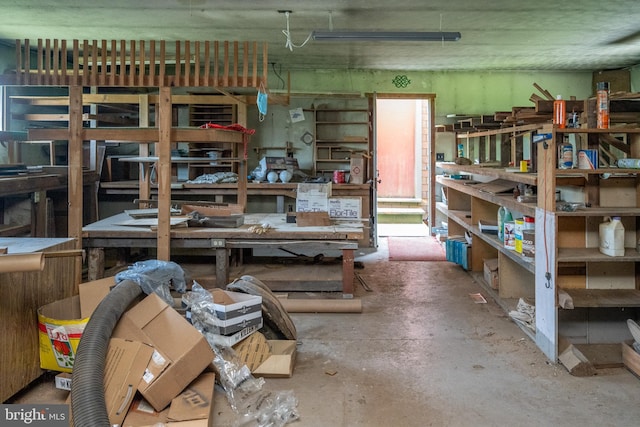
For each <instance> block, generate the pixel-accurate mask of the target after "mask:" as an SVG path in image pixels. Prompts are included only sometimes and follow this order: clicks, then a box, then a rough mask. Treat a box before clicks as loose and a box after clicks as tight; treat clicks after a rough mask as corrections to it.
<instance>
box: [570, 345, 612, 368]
mask: <svg viewBox="0 0 640 427" xmlns="http://www.w3.org/2000/svg"><path fill="white" fill-rule="evenodd" d="M574 345H575V347H576V348H577V349H578V350H580V352H582V354H584V356H585V357H586V358H587V360H589V362H591V364H592V365H593V367H594V368H596V369H606V368H621V367H623V366H624V364H623V363H622V347H621V346H620V343H616V344H574Z"/></svg>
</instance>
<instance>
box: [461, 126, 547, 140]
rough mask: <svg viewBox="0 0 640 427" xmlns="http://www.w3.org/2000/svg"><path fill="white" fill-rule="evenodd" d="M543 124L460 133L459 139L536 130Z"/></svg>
mask: <svg viewBox="0 0 640 427" xmlns="http://www.w3.org/2000/svg"><path fill="white" fill-rule="evenodd" d="M541 128H542V125H540V124H531V125H522V126H512V127H506V128H502V129H494V130H488V131H482V132H471V133H458V135H456V136H457V138H458V139H467V138H476V137H481V136H491V135H500V134H505V133H513V132H527V131H535V130H538V129H541Z"/></svg>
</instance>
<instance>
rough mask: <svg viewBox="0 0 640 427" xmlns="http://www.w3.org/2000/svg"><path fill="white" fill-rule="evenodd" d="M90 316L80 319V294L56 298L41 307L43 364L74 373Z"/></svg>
mask: <svg viewBox="0 0 640 427" xmlns="http://www.w3.org/2000/svg"><path fill="white" fill-rule="evenodd" d="M88 321H89V318H88V317H87V318H85V319H81V318H80V297H78V296H73V297H71V298H65V299H63V300H59V301H54V302H52V303H50V304H47V305H43V306H42V307H40V308H39V309H38V336H39V339H40V367H41V368H42V369H49V370H52V371H60V372H72V370H73V362H74V361H75V358H76V351H77V350H78V343H79V342H80V338H81V337H82V332H83V331H84V327H85V325H86V324H87V322H88Z"/></svg>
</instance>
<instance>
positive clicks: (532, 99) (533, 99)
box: [529, 93, 544, 105]
mask: <svg viewBox="0 0 640 427" xmlns="http://www.w3.org/2000/svg"><path fill="white" fill-rule="evenodd" d="M529 101H531V102H533V103H534V104H536V105H537V104H538V101H544V98H543V97H541V96H538V95H536V94H535V93H532V94H531V96H530V97H529Z"/></svg>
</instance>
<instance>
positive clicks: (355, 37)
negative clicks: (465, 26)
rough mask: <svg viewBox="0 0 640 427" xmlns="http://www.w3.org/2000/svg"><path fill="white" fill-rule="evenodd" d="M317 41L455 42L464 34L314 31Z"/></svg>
mask: <svg viewBox="0 0 640 427" xmlns="http://www.w3.org/2000/svg"><path fill="white" fill-rule="evenodd" d="M311 37H312V38H313V39H314V40H316V41H345V42H347V41H353V42H363V41H396V42H439V41H444V42H455V41H458V40H460V38H461V37H462V35H461V34H460V33H458V32H443V31H429V32H421V31H313V32H312V33H311Z"/></svg>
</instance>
